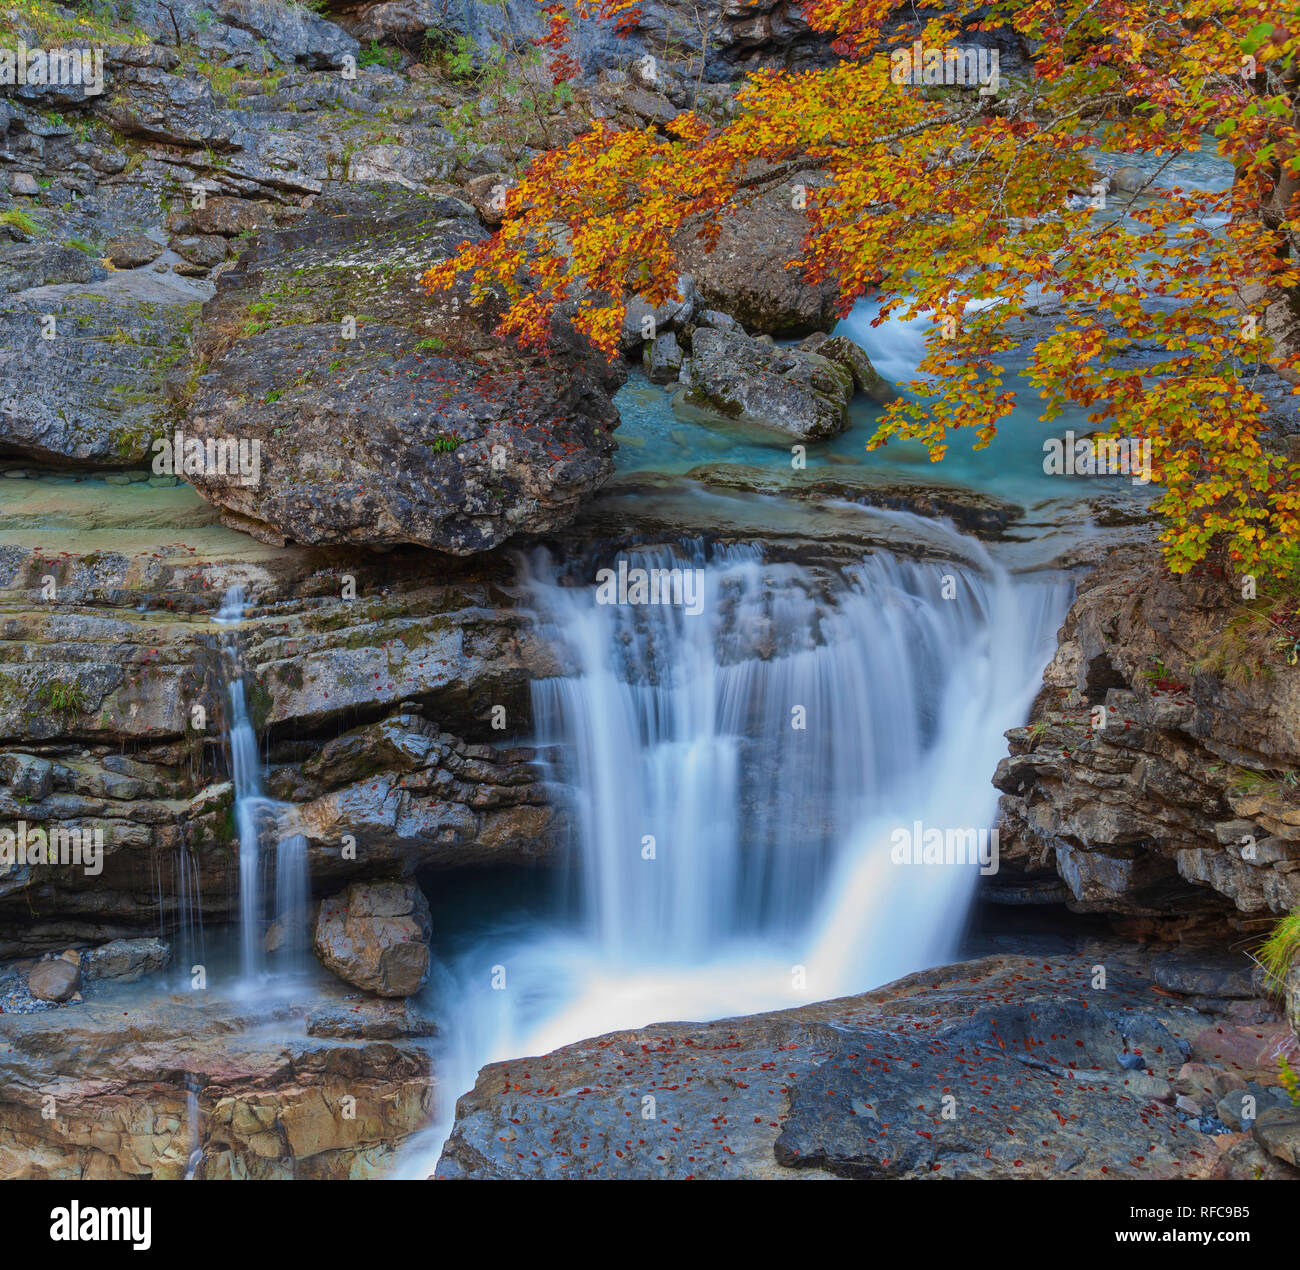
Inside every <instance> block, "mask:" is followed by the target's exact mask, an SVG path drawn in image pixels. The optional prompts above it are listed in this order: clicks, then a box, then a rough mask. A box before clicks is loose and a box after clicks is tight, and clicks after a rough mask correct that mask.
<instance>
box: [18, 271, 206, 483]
mask: <svg viewBox="0 0 1300 1270" xmlns="http://www.w3.org/2000/svg"><path fill="white" fill-rule="evenodd" d="M72 255H74V256H79V257H81V259H82V260H86V259H88V257H86V256H85V255H84V253H82V252H73V253H72ZM99 276H100V278H101V279H102V280H101V281H91V282H90V284H89V285H84V286H83V285H77V284H76V283H74V282H60V283H58V284H57V285H49V286H45V285H40V284H39V282H38V283H37V284H36V285H34V286H32V287H31V288H30V289H28V290H24V291H22V292H20V293H19V294H17V295H13V296H10V297H9V298H8V299H6V300H4V301H3V303H0V454H10V455H21V456H22V457H23V458H30V459H35V460H37V461H38V462H41V463H48V464H51V465H68V464H75V465H78V466H95V467H138V466H140V465H141V464H142V461H144V460H147V458H148V456H149V454H150V446H151V445H152V442H153V440H154V438H155V437H157V436H159V435H160V434H161V432H162V430H163V427H164V421H165V419H166V416H167V413H168V406H167V402H166V399H165V395H164V391H163V381H164V378H165V376H166V374H167V372H168V370H169V369H170V368H171V367H172V366H174V365H175V364H177V363H178V362H179V361H180V359H181V358H183V357H184V355H185V352H186V349H187V347H188V345H189V338H190V331H191V329H192V327H193V324H194V322H195V319H196V318H197V317H198V312H199V306H200V304H201V302H202V300H203V298H204V296H205V294H206V292H205V291H204V290H203V289H201V287H200V286H199V285H198V284H194V283H191V282H188V281H186V280H183V279H181V278H179V277H176V276H175V275H163V274H156V273H154V272H152V271H151V270H143V271H130V272H125V271H124V272H121V273H114V274H112V275H111V276H108V277H106V278H105V277H104V271H103V270H100V271H99ZM50 319H53V321H52V322H51V321H50ZM47 332H48V336H47Z"/></svg>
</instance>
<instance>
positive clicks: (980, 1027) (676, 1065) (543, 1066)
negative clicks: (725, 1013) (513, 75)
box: [437, 949, 1295, 1178]
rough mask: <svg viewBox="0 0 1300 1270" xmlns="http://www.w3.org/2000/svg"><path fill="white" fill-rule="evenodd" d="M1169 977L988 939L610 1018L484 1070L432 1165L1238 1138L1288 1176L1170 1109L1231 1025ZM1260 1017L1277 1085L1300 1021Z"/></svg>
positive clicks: (1024, 1167)
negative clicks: (880, 978) (904, 960)
mask: <svg viewBox="0 0 1300 1270" xmlns="http://www.w3.org/2000/svg"><path fill="white" fill-rule="evenodd" d="M1098 960H1101V961H1102V962H1103V963H1104V964H1105V966H1106V969H1107V983H1106V986H1105V987H1103V988H1095V987H1093V983H1094V975H1095V972H1094V969H1093V966H1094V963H1096V962H1097V961H1098ZM1172 995H1173V994H1171V993H1168V992H1166V993H1165V995H1164V996H1160V995H1156V994H1155V993H1153V992H1152V990H1151V982H1150V979H1149V977H1148V973H1147V972H1146V971H1145V970H1144V969H1143V968H1142V967H1141V966H1140V965H1138V964H1137V963H1136V962H1132V961H1131V962H1129V963H1123V962H1121V961H1119V960H1117V959H1116V957H1115V955H1114V950H1113V949H1112V950H1110V951H1109V952H1106V953H1102V952H1094V953H1092V954H1091V955H1086V956H1083V955H1073V954H1072V955H1065V956H1060V957H1053V958H1050V959H1043V958H1028V957H1020V956H995V957H987V958H983V959H980V960H977V961H973V962H965V963H962V964H961V965H958V966H948V967H940V968H938V969H935V970H929V971H923V972H921V973H919V974H915V975H910V976H908V977H907V978H905V979H901V980H899V981H898V982H896V983H893V984H890V985H888V986H887V987H884V988H881V989H877V990H876V991H874V992H870V993H867V994H865V995H863V996H857V997H845V998H843V999H841V1000H838V1001H829V1002H824V1003H821V1004H818V1005H812V1006H804V1007H800V1008H798V1009H793V1010H785V1011H781V1012H779V1013H774V1014H763V1015H754V1016H750V1017H746V1018H740V1019H727V1020H723V1021H721V1022H718V1023H711V1024H703V1025H701V1024H691V1023H669V1024H661V1025H657V1026H653V1027H648V1028H643V1029H640V1030H639V1031H634V1032H616V1033H612V1034H610V1035H608V1036H604V1037H599V1038H597V1039H594V1040H588V1041H581V1042H579V1043H577V1044H575V1045H569V1046H566V1047H564V1048H563V1049H559V1050H556V1051H555V1052H553V1053H551V1054H547V1055H545V1056H542V1057H534V1058H520V1059H512V1060H510V1061H509V1062H505V1063H495V1064H492V1065H491V1066H489V1067H486V1068H484V1069H483V1070H482V1071H481V1072H480V1073H479V1078H478V1082H477V1083H476V1085H475V1087H474V1089H473V1090H471V1091H470V1092H469V1093H468V1094H466V1095H465V1096H464V1097H462V1098H461V1099H460V1102H459V1103H458V1105H457V1116H456V1124H455V1127H454V1129H453V1131H452V1134H451V1137H450V1138H449V1140H448V1142H447V1145H446V1147H445V1148H444V1151H443V1156H442V1159H441V1161H440V1162H439V1165H438V1169H437V1176H439V1177H448V1178H541V1177H550V1178H566V1177H567V1178H581V1177H617V1178H684V1177H695V1178H776V1177H781V1178H801V1177H802V1178H826V1177H842V1178H867V1177H907V1178H944V1177H946V1178H953V1177H964V1178H993V1177H1020V1178H1023V1177H1059V1176H1069V1177H1103V1176H1105V1177H1135V1178H1136V1177H1203V1176H1208V1175H1209V1174H1210V1173H1211V1171H1212V1170H1214V1169H1215V1168H1218V1167H1220V1165H1221V1164H1223V1161H1222V1158H1221V1152H1222V1151H1224V1148H1226V1147H1230V1146H1232V1147H1235V1146H1241V1145H1243V1144H1244V1145H1245V1146H1246V1148H1247V1149H1246V1150H1245V1152H1244V1153H1243V1154H1244V1156H1245V1157H1246V1159H1245V1162H1244V1168H1243V1171H1242V1172H1241V1173H1240V1174H1238V1175H1240V1176H1251V1175H1252V1173H1253V1168H1254V1166H1255V1165H1256V1164H1257V1163H1261V1160H1262V1164H1263V1165H1265V1166H1267V1167H1268V1168H1269V1169H1274V1170H1277V1172H1276V1175H1278V1176H1293V1175H1295V1174H1294V1172H1293V1171H1288V1170H1289V1165H1288V1164H1287V1162H1286V1157H1285V1153H1284V1149H1279V1150H1278V1151H1277V1152H1276V1154H1277V1156H1278V1158H1277V1159H1274V1160H1271V1161H1270V1160H1269V1159H1268V1157H1266V1156H1262V1154H1261V1152H1259V1151H1258V1150H1256V1151H1253V1152H1252V1150H1251V1149H1250V1144H1249V1142H1248V1141H1247V1140H1246V1139H1245V1136H1244V1135H1238V1136H1236V1137H1228V1138H1226V1139H1216V1138H1214V1137H1211V1136H1207V1135H1206V1134H1203V1133H1201V1132H1199V1131H1198V1130H1197V1129H1196V1128H1195V1126H1194V1124H1193V1123H1192V1121H1191V1120H1190V1119H1189V1113H1185V1112H1180V1111H1178V1110H1177V1109H1175V1107H1174V1106H1173V1101H1174V1097H1175V1085H1174V1082H1175V1080H1176V1079H1177V1078H1178V1077H1179V1074H1180V1072H1182V1071H1183V1064H1184V1062H1185V1061H1186V1060H1187V1058H1189V1057H1198V1058H1201V1059H1202V1060H1203V1061H1204V1062H1205V1063H1206V1064H1207V1065H1212V1066H1213V1067H1214V1069H1215V1070H1216V1071H1220V1072H1221V1073H1222V1074H1224V1075H1225V1076H1226V1075H1227V1074H1228V1067H1227V1066H1225V1060H1223V1059H1219V1058H1213V1057H1212V1056H1211V1055H1210V1053H1209V1048H1210V1046H1211V1045H1212V1044H1213V1039H1212V1038H1213V1036H1214V1035H1215V1034H1216V1031H1217V1032H1218V1033H1222V1032H1223V1031H1224V1030H1226V1029H1224V1028H1217V1029H1216V1027H1215V1026H1214V1022H1215V1020H1214V1019H1213V1017H1211V1016H1206V1015H1202V1014H1199V1013H1198V1012H1197V1010H1196V1009H1193V1008H1190V1003H1184V1004H1181V1005H1179V1006H1177V1007H1175V1006H1174V1004H1173V1003H1172V1002H1171V1000H1170V997H1171V996H1172ZM1197 1004H1198V1006H1199V1005H1200V1004H1202V1003H1197ZM1243 1007H1244V1008H1243V1009H1242V1010H1241V1011H1239V1013H1241V1014H1242V1016H1243V1017H1245V1016H1246V1015H1249V1017H1251V1018H1252V1019H1256V1018H1257V1015H1258V1012H1259V1009H1260V1007H1259V1006H1258V1003H1253V1002H1252V1003H1249V1005H1248V1006H1245V1004H1244V1003H1243ZM1207 1008H1208V1007H1207ZM1233 1008H1234V1009H1235V1007H1233ZM1258 1018H1259V1019H1260V1020H1262V1018H1263V1016H1262V1015H1259V1016H1258ZM1252 1028H1253V1031H1254V1032H1255V1034H1256V1035H1258V1036H1259V1037H1260V1038H1262V1039H1261V1040H1257V1041H1256V1042H1255V1046H1256V1051H1255V1054H1256V1055H1257V1061H1256V1060H1255V1059H1252V1060H1250V1061H1252V1062H1255V1065H1254V1066H1249V1067H1243V1068H1242V1074H1243V1076H1248V1077H1250V1078H1251V1079H1253V1080H1261V1079H1263V1080H1267V1081H1268V1082H1269V1084H1270V1086H1273V1085H1276V1060H1275V1059H1274V1060H1272V1063H1273V1066H1272V1069H1271V1070H1268V1069H1267V1062H1266V1060H1265V1059H1264V1058H1263V1055H1262V1050H1263V1048H1264V1039H1267V1041H1268V1042H1269V1043H1270V1044H1283V1045H1289V1046H1290V1047H1291V1049H1294V1045H1295V1040H1294V1037H1290V1036H1289V1033H1287V1032H1286V1030H1285V1028H1284V1027H1283V1026H1282V1025H1280V1024H1278V1023H1277V1022H1276V1021H1275V1020H1273V1021H1269V1022H1263V1021H1258V1020H1257V1021H1256V1022H1255V1023H1253V1024H1252ZM1207 1032H1208V1033H1209V1034H1210V1035H1209V1036H1207V1035H1205V1033H1207ZM1266 1034H1267V1036H1266ZM1232 1065H1233V1066H1234V1068H1235V1066H1236V1064H1235V1061H1234V1062H1233V1063H1232ZM1240 1083H1241V1086H1242V1087H1245V1084H1246V1082H1245V1080H1244V1079H1242V1080H1241V1082H1240ZM1270 1098H1271V1095H1270ZM647 1100H652V1102H649V1101H647ZM647 1108H648V1109H650V1110H651V1112H652V1114H650V1115H649V1116H647V1115H646V1114H645V1111H646V1109H647ZM1197 1111H1198V1114H1199V1108H1197ZM1261 1119H1262V1117H1261ZM1216 1131H1218V1130H1216ZM1276 1136H1277V1137H1278V1138H1279V1140H1280V1139H1281V1138H1282V1134H1281V1132H1280V1130H1279V1131H1278V1132H1277V1134H1276ZM1225 1154H1226V1152H1225ZM1223 1167H1224V1168H1225V1170H1226V1171H1227V1175H1229V1176H1231V1175H1233V1172H1232V1169H1233V1167H1236V1166H1234V1164H1233V1163H1232V1162H1231V1161H1230V1162H1228V1163H1227V1164H1223Z"/></svg>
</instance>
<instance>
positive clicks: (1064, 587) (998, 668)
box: [404, 512, 1070, 1175]
mask: <svg viewBox="0 0 1300 1270" xmlns="http://www.w3.org/2000/svg"><path fill="white" fill-rule="evenodd" d="M863 514H864V515H878V516H880V517H881V518H883V519H887V520H890V521H892V522H894V523H895V525H897V524H898V523H899V522H907V523H909V524H914V525H915V528H916V530H917V531H918V533H921V532H924V535H925V536H926V537H928V538H929V539H930V540H931V541H933V540H934V536H935V533H936V530H935V525H934V522H924V523H922V522H920V521H917V520H915V518H913V517H910V516H904V515H902V514H889V513H866V512H864V513H863ZM940 535H941V538H942V540H943V541H944V543H945V545H946V546H947V547H948V549H949V550H950V551H951V553H952V554H953V555H955V556H956V557H958V558H959V559H961V560H963V563H961V564H948V563H942V562H940V563H936V562H933V561H925V562H919V561H912V560H904V559H899V558H896V557H893V556H890V555H885V554H876V555H872V556H870V557H868V558H867V559H865V560H864V561H863V562H862V563H860V564H858V565H855V566H852V567H848V568H844V569H842V570H837V571H830V570H824V569H814V568H806V567H801V566H795V565H787V564H774V563H767V562H765V561H764V560H763V559H762V557H761V555H760V553H759V552H758V551H757V550H756V549H752V548H722V549H717V550H714V551H713V552H709V551H708V550H707V549H706V548H705V547H704V546H703V545H702V544H699V543H691V544H685V545H684V547H683V549H682V551H681V552H680V553H679V552H669V551H666V550H665V551H658V552H629V553H626V556H625V559H626V561H627V563H628V564H629V565H630V566H631V567H633V568H644V569H653V568H659V569H671V568H678V569H681V568H687V569H696V570H699V571H700V573H699V576H700V578H701V582H702V599H703V603H702V604H701V605H700V606H699V608H700V611H699V613H698V614H696V615H693V614H692V613H690V612H688V611H687V606H685V605H672V604H666V605H663V604H660V605H655V604H635V603H615V604H601V603H597V594H596V591H595V590H594V589H593V588H591V587H585V586H566V585H563V584H562V580H561V578H560V576H559V575H558V573H557V571H556V569H555V567H554V566H553V564H552V563H551V562H550V561H549V560H548V559H547V558H546V557H545V556H538V557H536V558H535V559H534V560H533V561H531V562H530V563H529V565H528V568H527V570H526V572H525V579H526V583H527V586H528V592H529V595H530V597H531V601H532V604H533V607H534V609H535V612H536V615H537V620H538V623H539V625H540V627H541V629H542V630H543V631H544V632H545V633H546V635H547V637H548V638H549V639H550V640H551V641H552V643H553V645H554V647H555V648H556V649H557V651H558V652H559V653H560V655H561V656H562V658H563V659H566V660H567V661H568V663H569V664H570V665H571V666H572V667H573V673H571V674H569V675H567V676H565V677H563V678H556V679H548V680H543V681H540V682H537V683H535V684H534V687H533V707H534V717H535V720H536V723H537V730H538V740H539V742H541V743H544V744H546V745H547V746H549V747H551V750H550V752H553V753H557V754H558V755H559V758H558V759H557V761H556V767H555V771H554V778H555V782H556V790H557V795H558V796H559V797H561V798H563V799H564V800H566V801H567V802H568V804H569V805H570V807H571V808H572V814H573V821H574V825H575V833H574V844H573V859H572V861H571V862H570V869H569V879H570V881H571V882H572V883H574V884H575V890H576V892H577V895H576V910H575V912H574V913H573V916H572V920H571V921H570V922H568V923H566V924H565V926H564V927H562V928H561V929H550V930H547V929H542V928H541V926H540V924H539V925H536V926H534V927H533V928H531V929H526V930H523V931H518V930H516V931H514V932H504V931H503V932H499V933H498V934H496V935H495V936H490V937H488V938H485V939H483V940H482V941H480V943H479V944H478V945H477V946H476V947H475V948H474V949H472V950H471V951H470V952H469V953H467V954H465V955H463V956H462V957H460V958H459V959H458V960H457V961H456V962H455V963H454V964H451V965H446V966H440V967H438V968H437V970H436V973H435V979H434V983H433V985H432V987H431V989H430V991H431V993H432V994H433V995H434V996H435V997H436V998H437V1000H436V1003H435V1004H434V1005H433V1007H432V1009H433V1011H434V1013H436V1015H437V1017H438V1018H439V1021H440V1023H442V1024H444V1041H443V1047H444V1048H443V1051H442V1052H441V1053H440V1054H439V1056H438V1059H437V1070H438V1077H439V1085H440V1087H441V1088H443V1089H445V1090H447V1091H448V1092H449V1093H451V1094H455V1093H458V1092H460V1091H461V1090H463V1089H465V1088H468V1087H469V1086H470V1085H471V1084H472V1083H473V1080H474V1077H475V1073H476V1071H477V1069H478V1068H479V1067H480V1066H482V1065H483V1064H484V1063H486V1062H491V1061H495V1060H499V1059H502V1058H507V1057H513V1056H518V1055H523V1054H536V1053H541V1052H545V1051H546V1050H549V1049H553V1048H555V1047H556V1046H559V1045H562V1044H566V1043H568V1042H571V1041H574V1040H578V1039H581V1038H583V1037H589V1036H596V1035H600V1034H601V1033H603V1032H608V1031H610V1030H614V1029H618V1028H623V1027H636V1026H641V1025H644V1024H647V1023H650V1022H654V1021H659V1020H666V1019H682V1018H691V1019H701V1018H710V1017H713V1018H717V1017H725V1016H728V1015H733V1014H741V1013H750V1012H754V1011H758V1010H765V1009H776V1008H781V1007H785V1006H791V1005H796V1004H800V1003H804V1002H808V1001H813V1000H823V999H827V998H830V997H834V996H837V995H841V994H845V993H850V992H854V991H864V990H866V989H868V988H870V987H873V986H876V985H878V984H881V983H884V982H887V981H889V980H890V979H893V978H896V977H898V976H899V975H902V974H905V973H908V972H910V971H914V970H918V969H921V968H923V967H925V966H928V965H935V964H938V963H941V962H942V961H944V960H945V959H950V958H951V957H952V956H953V954H954V953H955V951H956V941H957V939H958V938H959V936H960V933H961V930H962V924H963V919H964V916H965V913H966V910H967V907H968V905H969V903H970V900H971V898H972V896H973V893H974V888H975V886H976V882H977V878H978V865H977V864H976V863H974V862H970V863H951V864H945V863H933V864H923V863H919V862H918V863H910V862H907V863H904V862H901V857H900V856H899V853H898V852H897V851H896V850H895V846H896V844H897V843H898V841H899V838H898V835H899V833H900V832H906V833H912V832H913V831H914V829H915V828H917V827H921V826H924V827H926V828H932V829H938V830H943V831H956V832H961V831H968V832H969V833H970V834H971V835H973V834H975V833H977V831H978V830H980V829H984V830H987V829H988V828H989V826H990V825H991V824H992V821H993V817H994V814H995V810H996V792H995V790H994V789H993V787H992V786H991V785H990V783H989V778H990V776H991V774H992V772H993V769H994V767H995V766H996V764H997V760H998V759H999V757H1000V756H1001V755H1002V754H1003V753H1005V741H1004V739H1003V735H1002V734H1003V732H1004V731H1005V729H1007V728H1008V727H1011V726H1013V725H1015V724H1016V723H1018V722H1020V721H1021V720H1022V719H1023V718H1024V716H1025V714H1026V712H1027V709H1028V706H1029V702H1030V700H1031V698H1032V696H1033V694H1034V692H1035V691H1036V690H1037V687H1038V683H1039V681H1040V675H1041V671H1042V668H1043V666H1044V664H1045V663H1046V661H1047V658H1048V656H1049V655H1050V651H1051V647H1052V644H1053V636H1054V634H1055V631H1056V628H1057V626H1058V625H1059V623H1060V621H1061V620H1062V618H1063V617H1064V614H1065V611H1066V608H1067V607H1068V603H1069V596H1070V585H1069V583H1068V582H1067V581H1065V580H1064V579H1063V578H1061V577H1060V576H1059V575H1042V576H1039V577H1036V578H1024V579H1012V578H1011V577H1010V576H1009V575H1008V574H1007V573H1006V572H1005V571H1004V570H1003V569H1002V568H1000V567H999V566H998V565H996V564H995V563H994V562H993V561H992V560H991V559H990V558H989V557H988V555H987V554H986V553H985V551H984V549H983V548H982V547H981V546H979V544H977V543H974V542H972V541H971V540H970V539H967V538H964V537H962V536H961V535H959V534H957V533H956V532H955V531H952V530H948V529H943V530H941V531H940ZM453 1101H454V1099H453V1098H447V1099H445V1100H444V1103H443V1105H441V1106H440V1108H439V1117H438V1119H439V1123H438V1125H437V1126H435V1128H434V1130H432V1131H431V1134H430V1135H429V1138H428V1139H426V1140H425V1142H424V1143H423V1145H422V1147H420V1146H417V1147H416V1149H415V1150H414V1151H413V1152H412V1153H411V1154H410V1156H409V1157H408V1159H407V1161H406V1163H405V1166H404V1167H405V1169H406V1171H409V1172H410V1173H412V1174H416V1175H421V1174H427V1173H428V1171H429V1170H430V1168H431V1166H432V1164H433V1163H434V1161H435V1160H436V1148H437V1147H440V1144H441V1141H442V1140H443V1138H444V1137H445V1134H446V1132H447V1131H448V1129H449V1127H450V1119H451V1113H452V1104H453Z"/></svg>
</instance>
